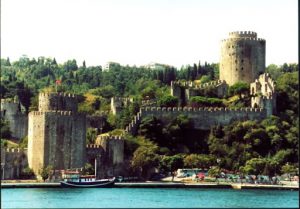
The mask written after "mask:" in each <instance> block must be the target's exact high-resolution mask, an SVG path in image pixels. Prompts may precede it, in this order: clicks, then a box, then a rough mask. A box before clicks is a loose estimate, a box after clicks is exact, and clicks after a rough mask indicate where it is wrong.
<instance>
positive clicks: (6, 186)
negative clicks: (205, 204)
mask: <svg viewBox="0 0 300 209" xmlns="http://www.w3.org/2000/svg"><path fill="white" fill-rule="evenodd" d="M59 187H60V183H58V182H55V183H50V182H42V183H40V182H39V183H37V182H32V183H2V182H1V189H9V188H59ZM114 188H220V189H239V190H241V189H268V190H299V186H288V185H266V184H240V183H231V184H230V183H219V184H218V183H206V182H204V183H183V182H161V181H155V182H122V183H121V182H116V183H115V185H114Z"/></svg>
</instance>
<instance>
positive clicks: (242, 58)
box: [220, 31, 266, 85]
mask: <svg viewBox="0 0 300 209" xmlns="http://www.w3.org/2000/svg"><path fill="white" fill-rule="evenodd" d="M265 58H266V41H265V40H264V39H261V38H257V34H256V33H255V32H250V31H244V32H243V31H241V32H231V33H229V38H228V39H225V40H222V42H221V58H220V80H225V81H226V83H227V84H228V85H233V84H235V83H236V82H239V81H243V82H246V83H251V82H254V81H255V79H256V78H258V76H259V75H260V74H262V73H263V72H264V71H265Z"/></svg>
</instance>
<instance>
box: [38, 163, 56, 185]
mask: <svg viewBox="0 0 300 209" xmlns="http://www.w3.org/2000/svg"><path fill="white" fill-rule="evenodd" d="M52 170H53V167H52V166H51V165H48V166H47V167H42V168H41V169H40V171H39V174H40V175H41V177H42V179H43V181H46V179H48V178H49V177H50V176H51V174H52Z"/></svg>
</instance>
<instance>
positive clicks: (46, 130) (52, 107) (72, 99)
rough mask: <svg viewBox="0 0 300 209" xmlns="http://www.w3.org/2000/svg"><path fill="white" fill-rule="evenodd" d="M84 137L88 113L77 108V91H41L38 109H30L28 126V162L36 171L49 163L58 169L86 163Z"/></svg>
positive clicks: (80, 165)
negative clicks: (66, 92)
mask: <svg viewBox="0 0 300 209" xmlns="http://www.w3.org/2000/svg"><path fill="white" fill-rule="evenodd" d="M47 100H48V101H50V102H48V101H47ZM85 138H86V116H85V115H84V114H79V113H78V112H77V97H76V96H75V95H72V94H61V93H60V94H57V93H51V94H46V93H40V94H39V111H34V112H30V113H29V128H28V163H29V167H30V168H32V169H33V171H34V172H35V174H39V171H40V169H41V168H42V167H47V166H48V165H51V166H53V168H54V169H55V170H64V169H71V168H80V167H83V166H84V164H85V157H86V146H85V144H86V142H85Z"/></svg>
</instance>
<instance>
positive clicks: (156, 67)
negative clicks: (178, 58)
mask: <svg viewBox="0 0 300 209" xmlns="http://www.w3.org/2000/svg"><path fill="white" fill-rule="evenodd" d="M144 67H145V68H149V69H151V70H164V69H166V68H167V67H169V68H171V67H173V66H171V65H166V64H160V63H156V62H150V63H149V64H148V65H145V66H144Z"/></svg>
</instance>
